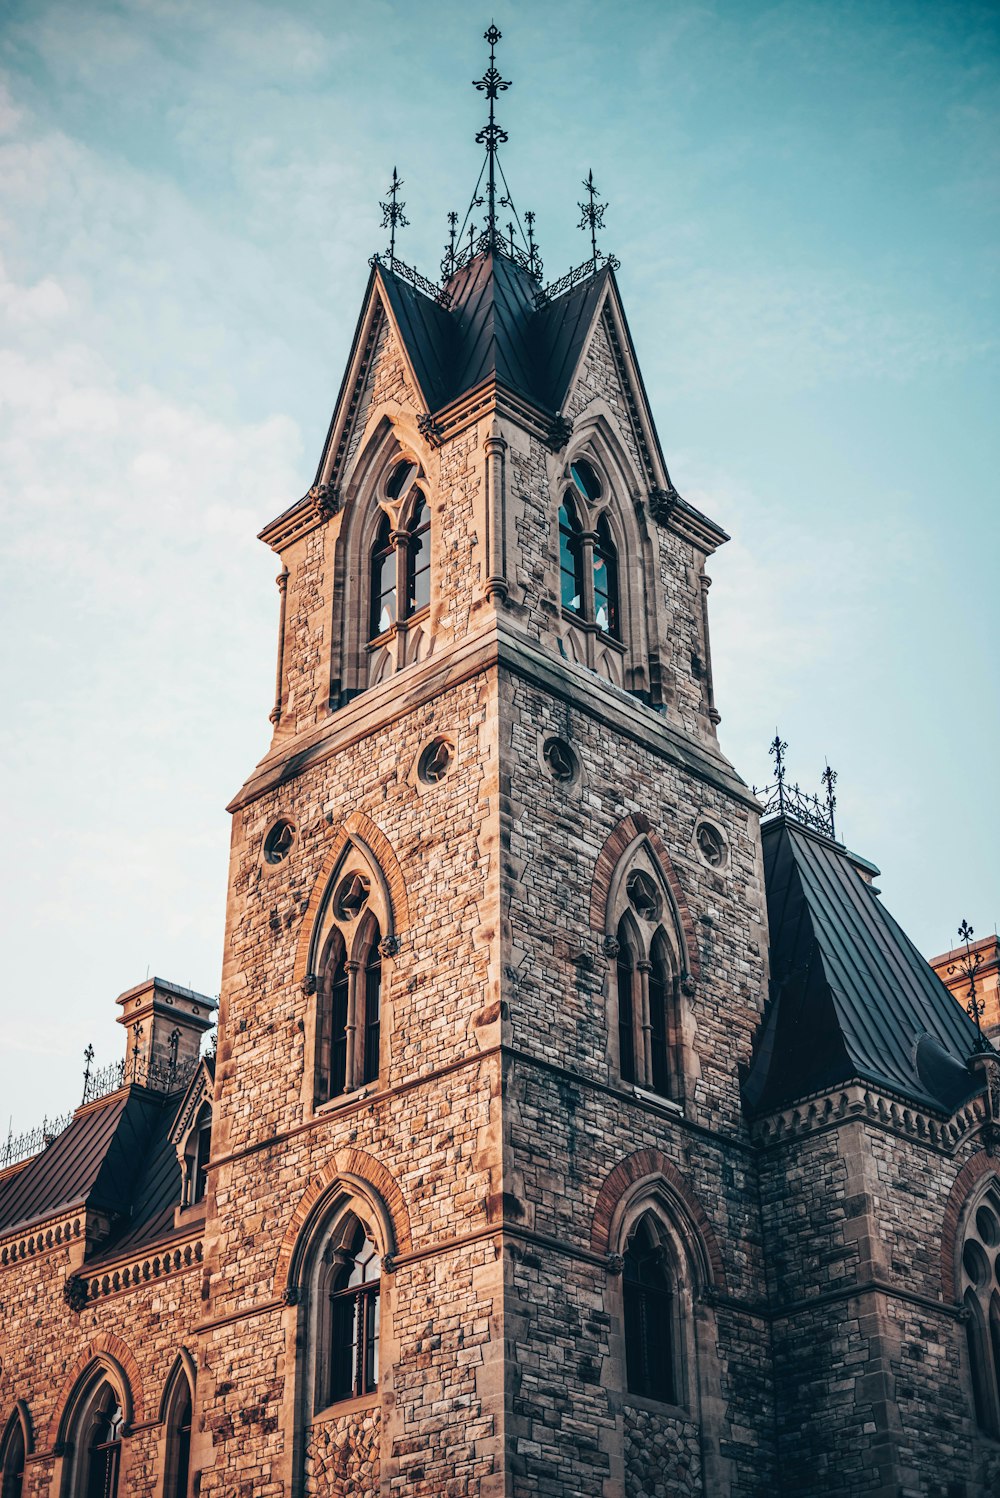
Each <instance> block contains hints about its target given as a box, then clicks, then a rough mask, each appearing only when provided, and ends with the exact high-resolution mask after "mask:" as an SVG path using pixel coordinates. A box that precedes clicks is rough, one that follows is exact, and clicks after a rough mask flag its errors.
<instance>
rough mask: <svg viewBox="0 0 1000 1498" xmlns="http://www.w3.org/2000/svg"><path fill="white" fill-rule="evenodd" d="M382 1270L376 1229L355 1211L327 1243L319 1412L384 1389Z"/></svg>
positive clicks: (321, 1306) (320, 1284) (320, 1319)
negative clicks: (381, 1383)
mask: <svg viewBox="0 0 1000 1498" xmlns="http://www.w3.org/2000/svg"><path fill="white" fill-rule="evenodd" d="M381 1269H382V1261H381V1257H380V1255H379V1251H378V1248H377V1246H376V1244H375V1241H374V1239H373V1237H372V1235H371V1233H370V1232H369V1230H368V1228H367V1227H366V1226H365V1224H364V1223H363V1222H362V1221H361V1219H360V1218H359V1217H357V1216H356V1215H355V1214H354V1213H353V1212H349V1213H348V1214H347V1216H346V1217H345V1218H343V1219H342V1220H341V1222H340V1223H339V1224H338V1225H337V1228H336V1230H335V1232H334V1233H333V1234H332V1235H331V1239H330V1242H329V1243H328V1244H327V1247H326V1250H325V1252H324V1254H323V1258H322V1267H321V1272H320V1276H319V1281H318V1285H317V1291H318V1305H317V1315H318V1319H317V1349H316V1351H317V1357H316V1406H315V1407H316V1409H317V1410H321V1409H325V1408H326V1407H327V1406H328V1405H331V1404H336V1403H338V1402H339V1401H340V1400H343V1399H356V1398H360V1397H361V1396H362V1395H366V1394H374V1393H375V1392H376V1391H377V1389H378V1381H379V1332H380V1307H379V1278H380V1275H381Z"/></svg>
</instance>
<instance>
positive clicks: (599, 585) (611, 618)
mask: <svg viewBox="0 0 1000 1498" xmlns="http://www.w3.org/2000/svg"><path fill="white" fill-rule="evenodd" d="M594 619H595V621H596V622H597V624H598V626H599V627H600V628H601V629H603V630H604V632H605V634H609V635H614V636H615V638H617V637H618V553H617V552H616V550H615V545H614V542H613V541H612V539H611V531H610V528H609V526H608V522H607V520H606V519H605V518H604V517H603V516H602V518H601V520H600V522H599V523H598V527H597V542H596V544H595V546H594Z"/></svg>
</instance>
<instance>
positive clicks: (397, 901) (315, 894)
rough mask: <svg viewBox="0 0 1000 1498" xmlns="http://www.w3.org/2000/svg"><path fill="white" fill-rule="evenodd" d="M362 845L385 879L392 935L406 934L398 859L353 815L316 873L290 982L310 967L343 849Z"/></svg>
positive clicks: (377, 832)
mask: <svg viewBox="0 0 1000 1498" xmlns="http://www.w3.org/2000/svg"><path fill="white" fill-rule="evenodd" d="M355 837H356V838H357V839H358V841H359V842H362V843H364V844H365V846H366V847H367V848H368V849H369V851H370V852H371V854H372V857H373V858H374V859H375V861H376V863H377V864H378V866H379V868H380V869H381V870H382V873H383V875H384V877H385V882H386V885H387V886H388V889H389V899H390V901H391V903H392V919H393V928H394V930H395V931H397V932H398V931H400V930H405V929H406V927H407V926H408V925H409V908H408V906H407V900H406V884H405V882H404V880H403V871H402V869H401V868H400V866H399V859H398V858H397V857H396V855H395V853H394V852H393V848H392V844H391V843H390V841H389V839H388V838H387V837H386V835H385V833H384V832H383V831H382V829H381V828H380V827H378V826H376V824H375V823H374V822H373V821H372V819H371V817H366V816H365V814H364V812H363V811H352V812H351V814H350V816H349V817H348V818H347V820H346V821H345V822H344V825H343V826H342V827H341V829H340V831H339V832H338V833H337V836H336V837H335V838H334V840H333V843H332V845H331V847H330V851H329V852H328V853H327V855H326V857H325V858H324V860H323V866H322V868H321V869H320V871H319V877H318V878H317V880H316V883H315V884H314V885H313V891H312V894H311V895H310V897H309V904H308V905H307V906H306V909H305V912H304V915H303V920H302V929H301V931H300V933H299V943H298V946H297V948H296V950H295V967H294V970H293V973H292V981H293V982H295V983H301V982H302V980H303V978H304V977H305V976H306V971H307V969H308V966H309V946H310V943H311V942H312V934H313V930H314V928H315V925H316V920H317V917H318V916H319V911H320V907H321V906H322V904H323V899H324V897H325V895H326V892H327V889H328V888H329V884H330V880H331V879H332V878H333V875H334V872H335V871H336V868H337V865H338V863H339V862H340V860H341V858H342V857H343V855H344V849H345V848H346V847H347V845H348V843H349V842H351V840H352V839H353V838H355Z"/></svg>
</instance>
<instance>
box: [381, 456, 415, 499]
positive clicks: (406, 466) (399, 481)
mask: <svg viewBox="0 0 1000 1498" xmlns="http://www.w3.org/2000/svg"><path fill="white" fill-rule="evenodd" d="M416 476H417V465H416V464H415V463H408V462H407V461H406V459H405V458H404V459H403V461H402V463H397V464H396V466H395V468H394V469H393V470H392V472H391V473H390V475H389V482H388V483H387V484H386V486H385V492H386V494H388V496H389V498H390V499H399V497H400V496H401V495H403V494H405V493H406V491H407V489H408V488H409V487H410V485H411V484H412V483H413V480H414V479H415V478H416Z"/></svg>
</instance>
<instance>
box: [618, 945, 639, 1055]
mask: <svg viewBox="0 0 1000 1498" xmlns="http://www.w3.org/2000/svg"><path fill="white" fill-rule="evenodd" d="M617 964H618V971H617V976H618V1069H619V1071H620V1073H621V1078H622V1081H623V1082H634V1081H635V1019H636V1002H635V1000H636V993H635V990H636V980H637V978H638V970H637V968H636V959H635V952H634V950H633V938H632V934H631V932H630V931H629V929H628V923H627V921H625V920H622V922H621V923H620V925H619V927H618V958H617Z"/></svg>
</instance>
